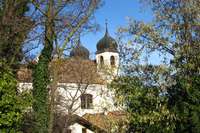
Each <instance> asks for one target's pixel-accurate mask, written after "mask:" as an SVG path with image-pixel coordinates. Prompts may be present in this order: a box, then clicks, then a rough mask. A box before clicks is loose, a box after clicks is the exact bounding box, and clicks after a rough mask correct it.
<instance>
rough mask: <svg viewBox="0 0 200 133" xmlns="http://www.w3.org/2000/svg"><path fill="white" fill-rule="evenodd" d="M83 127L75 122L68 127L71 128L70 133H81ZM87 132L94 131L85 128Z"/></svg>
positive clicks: (91, 132)
mask: <svg viewBox="0 0 200 133" xmlns="http://www.w3.org/2000/svg"><path fill="white" fill-rule="evenodd" d="M83 128H85V127H83V126H82V125H80V124H78V123H75V124H73V125H71V126H70V127H69V129H71V131H72V133H82V129H83ZM87 133H94V132H93V131H91V130H89V129H87Z"/></svg>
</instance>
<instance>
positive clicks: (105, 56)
mask: <svg viewBox="0 0 200 133" xmlns="http://www.w3.org/2000/svg"><path fill="white" fill-rule="evenodd" d="M107 25H108V24H107V22H106V31H105V35H104V37H103V38H102V39H100V40H99V41H98V43H97V52H96V61H97V68H98V71H99V72H101V73H102V72H103V73H105V72H108V73H110V72H111V73H110V74H112V75H117V72H118V67H119V52H118V50H117V47H118V45H117V42H116V41H115V39H113V38H112V37H111V36H110V35H109V33H108V26H107Z"/></svg>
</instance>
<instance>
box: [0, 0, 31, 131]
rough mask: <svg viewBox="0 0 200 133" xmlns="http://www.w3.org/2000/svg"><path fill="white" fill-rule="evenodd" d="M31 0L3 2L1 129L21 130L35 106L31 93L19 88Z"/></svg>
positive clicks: (0, 5) (0, 10) (0, 8)
mask: <svg viewBox="0 0 200 133" xmlns="http://www.w3.org/2000/svg"><path fill="white" fill-rule="evenodd" d="M27 5H28V1H27V0H21V1H15V0H4V1H0V45H1V47H0V56H1V59H0V112H1V113H0V132H17V131H18V129H19V126H20V123H21V120H22V117H23V114H24V110H25V109H26V108H27V107H29V106H31V105H30V103H31V97H30V95H29V94H28V93H26V92H23V93H20V94H19V92H18V90H17V76H16V70H17V68H18V66H19V64H20V61H21V59H22V57H23V56H22V55H23V54H22V47H23V42H24V40H25V39H26V34H27V32H28V31H29V30H30V29H31V25H32V22H31V20H30V19H29V18H28V17H25V13H26V12H27V11H28V6H27Z"/></svg>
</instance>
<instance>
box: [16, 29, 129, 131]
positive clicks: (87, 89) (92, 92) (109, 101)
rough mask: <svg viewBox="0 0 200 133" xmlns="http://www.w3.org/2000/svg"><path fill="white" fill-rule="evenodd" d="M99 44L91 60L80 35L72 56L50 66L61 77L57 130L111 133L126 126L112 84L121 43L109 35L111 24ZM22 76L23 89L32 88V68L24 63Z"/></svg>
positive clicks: (58, 79)
mask: <svg viewBox="0 0 200 133" xmlns="http://www.w3.org/2000/svg"><path fill="white" fill-rule="evenodd" d="M96 48H97V51H96V58H95V60H91V59H90V58H89V56H90V52H89V50H88V49H87V48H85V47H84V46H83V45H82V44H81V41H80V39H79V41H78V43H77V44H76V45H75V47H74V48H73V49H72V50H71V51H70V55H69V58H68V59H61V61H60V62H59V63H58V62H57V61H56V60H57V59H53V60H52V62H51V64H50V66H49V69H50V70H51V71H52V72H51V75H52V76H53V77H54V76H55V77H56V81H57V86H56V90H55V94H54V95H55V107H56V112H59V113H57V114H59V115H58V116H57V117H55V121H56V123H55V124H54V131H55V133H61V132H63V128H66V127H67V129H65V131H66V133H96V132H98V133H104V132H105V133H107V132H117V130H118V128H120V129H121V130H122V125H123V124H122V119H125V113H123V112H122V111H121V110H120V109H119V108H117V107H116V105H115V98H114V93H113V91H112V89H110V88H109V87H108V84H109V83H110V82H111V81H112V80H113V79H114V78H115V77H116V76H117V74H118V69H119V52H118V44H117V42H116V41H115V39H113V38H112V37H111V36H110V35H109V32H108V28H107V25H106V31H105V34H104V36H103V38H102V39H100V40H99V41H98V43H97V45H96ZM55 73H56V75H55ZM18 78H19V80H20V83H19V88H20V89H21V90H27V89H32V83H31V71H30V70H29V69H27V68H26V67H22V68H21V69H20V71H19V72H18ZM54 79H55V78H54ZM120 124H121V125H120ZM119 126H120V127H119Z"/></svg>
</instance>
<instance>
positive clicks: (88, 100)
mask: <svg viewBox="0 0 200 133" xmlns="http://www.w3.org/2000/svg"><path fill="white" fill-rule="evenodd" d="M81 108H82V109H91V108H93V101H92V95H91V94H82V95H81Z"/></svg>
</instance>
